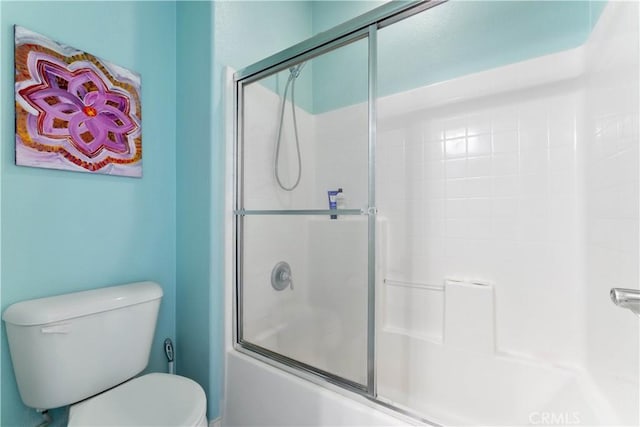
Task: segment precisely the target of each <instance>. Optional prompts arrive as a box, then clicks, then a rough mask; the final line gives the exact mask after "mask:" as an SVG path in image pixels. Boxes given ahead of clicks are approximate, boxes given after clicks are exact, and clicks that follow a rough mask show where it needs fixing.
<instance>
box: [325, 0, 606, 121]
mask: <svg viewBox="0 0 640 427" xmlns="http://www.w3.org/2000/svg"><path fill="white" fill-rule="evenodd" d="M378 4H380V2H371V1H366V2H357V1H355V2H354V1H346V2H342V1H338V2H314V8H313V28H314V31H323V30H326V29H327V28H330V27H332V26H334V25H336V24H338V23H340V22H341V21H342V20H343V19H342V17H343V16H345V15H346V16H348V17H352V16H354V15H357V14H358V13H361V12H364V11H366V10H369V9H370V8H372V7H373V6H376V5H378ZM604 4H605V3H604V2H592V1H464V0H451V1H449V2H447V3H445V4H442V5H439V6H437V7H435V8H433V9H431V10H429V11H427V12H426V13H423V14H421V15H418V16H415V17H412V18H409V19H407V20H405V21H403V22H400V23H398V24H397V25H393V26H390V27H387V28H384V29H382V30H380V32H379V33H378V40H379V45H378V46H379V47H378V64H379V69H378V73H379V78H378V91H379V94H380V95H381V96H385V95H389V94H392V93H397V92H402V91H406V90H409V89H412V88H415V87H420V86H425V85H429V84H433V83H437V82H440V81H444V80H449V79H452V78H456V77H460V76H463V75H467V74H471V73H476V72H479V71H483V70H487V69H491V68H494V67H499V66H502V65H506V64H510V63H514V62H519V61H523V60H526V59H529V58H534V57H538V56H542V55H547V54H550V53H554V52H559V51H562V50H566V49H571V48H574V47H577V46H579V45H581V44H582V43H584V42H585V41H586V39H587V37H588V36H589V33H590V31H591V29H592V27H593V25H594V23H595V22H596V21H597V18H598V16H599V14H600V12H601V11H602V8H603V5H604ZM366 55H367V53H366V51H363V50H360V51H359V52H355V51H354V49H351V51H348V50H346V49H345V50H344V52H342V53H338V52H336V54H335V55H334V59H333V60H332V61H331V63H327V62H325V63H323V65H322V68H320V67H319V66H316V67H314V71H315V73H314V76H313V80H314V81H313V112H314V113H315V114H318V113H323V112H326V111H329V110H332V109H336V108H340V107H344V106H347V105H352V104H356V103H359V102H363V101H364V100H365V99H366V96H363V94H365V95H366V93H367V92H366V84H367V79H366V75H363V73H359V74H360V75H358V76H353V75H352V74H348V73H345V70H348V69H349V64H353V63H358V64H359V63H361V62H363V61H365V60H366ZM340 74H342V76H343V77H342V78H341V79H339V80H336V77H335V76H337V75H340ZM345 88H347V90H345ZM348 88H350V90H349V89H348Z"/></svg>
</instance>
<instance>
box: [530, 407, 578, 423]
mask: <svg viewBox="0 0 640 427" xmlns="http://www.w3.org/2000/svg"><path fill="white" fill-rule="evenodd" d="M529 423H530V424H532V425H541V426H553V425H563V426H569V425H578V424H580V413H579V412H577V411H573V412H548V411H538V412H531V413H530V414H529Z"/></svg>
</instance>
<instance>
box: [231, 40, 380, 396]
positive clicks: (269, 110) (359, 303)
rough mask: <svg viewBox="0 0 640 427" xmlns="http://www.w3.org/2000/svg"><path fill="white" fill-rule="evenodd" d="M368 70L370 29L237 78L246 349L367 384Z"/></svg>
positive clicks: (240, 332) (240, 297)
mask: <svg viewBox="0 0 640 427" xmlns="http://www.w3.org/2000/svg"><path fill="white" fill-rule="evenodd" d="M325 50H326V49H325ZM367 75H368V43H367V38H366V33H364V35H363V36H360V37H357V38H356V39H355V41H352V42H350V43H348V44H344V43H343V44H342V45H340V47H337V48H335V49H332V50H329V51H325V52H323V53H322V54H320V55H319V56H315V57H308V58H304V59H301V60H298V61H296V62H292V63H290V64H287V65H286V66H285V67H280V69H279V70H278V69H275V70H273V71H269V70H268V71H267V72H264V73H261V74H260V75H257V76H254V77H251V78H248V79H246V80H244V81H242V82H241V83H240V84H239V90H240V97H239V98H240V100H241V102H240V105H239V112H240V114H239V118H240V120H239V127H238V131H239V138H238V139H239V146H238V161H239V163H238V170H237V171H238V182H237V185H238V188H237V194H238V200H237V207H236V229H237V242H238V243H237V322H238V329H237V342H238V344H239V346H240V347H241V348H244V349H248V350H251V351H253V352H257V353H260V354H262V355H265V356H267V357H268V358H269V359H272V360H277V361H278V362H280V363H283V364H285V365H288V366H291V367H296V368H300V369H303V370H306V371H309V372H312V373H314V374H317V375H320V376H323V377H325V378H327V379H329V380H331V381H335V382H340V383H344V384H346V385H348V386H350V387H352V388H356V389H360V390H366V389H367V383H368V369H369V364H368V353H367V352H368V338H367V337H368V311H367V310H368V280H369V277H368V250H369V249H368V248H369V236H368V220H369V216H368V215H367V212H368V210H367V208H368V198H367V197H368V131H367V129H368V119H369V116H368V109H367V107H366V106H367V101H368V86H367ZM345 111H348V112H349V114H345ZM330 198H331V200H330ZM330 208H331V209H330ZM334 208H335V210H333V209H334Z"/></svg>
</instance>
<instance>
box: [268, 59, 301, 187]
mask: <svg viewBox="0 0 640 427" xmlns="http://www.w3.org/2000/svg"><path fill="white" fill-rule="evenodd" d="M304 64H305V63H304V62H303V63H301V64H298V65H296V66H294V67H291V68H289V78H288V79H287V84H286V85H285V87H284V94H283V96H282V102H281V103H280V123H279V125H278V135H277V137H276V156H275V162H274V167H273V169H274V174H275V176H276V181H277V182H278V186H279V187H280V188H282V189H283V190H285V191H293V190H294V189H295V188H296V187H297V186H298V184H300V178H301V177H302V156H301V155H300V139H299V137H298V121H297V119H296V104H295V99H296V95H295V92H296V79H297V78H298V76H299V75H300V70H302V67H303V66H304ZM289 86H291V116H292V118H293V134H294V136H295V140H296V154H297V156H298V176H297V178H296V182H295V183H294V184H293V185H292V186H290V187H287V186H286V185H284V184H283V183H282V180H281V179H280V145H281V144H280V143H281V139H282V124H283V123H284V107H285V104H286V103H287V93H288V92H289Z"/></svg>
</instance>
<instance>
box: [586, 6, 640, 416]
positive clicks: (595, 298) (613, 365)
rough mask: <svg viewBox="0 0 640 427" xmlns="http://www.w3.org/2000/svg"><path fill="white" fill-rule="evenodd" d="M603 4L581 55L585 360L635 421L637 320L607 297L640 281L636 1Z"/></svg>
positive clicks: (614, 401) (622, 411)
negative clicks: (584, 111)
mask: <svg viewBox="0 0 640 427" xmlns="http://www.w3.org/2000/svg"><path fill="white" fill-rule="evenodd" d="M607 7H608V8H610V9H611V10H610V11H609V12H611V13H608V14H607V13H605V14H604V15H603V17H602V18H601V21H602V22H600V23H599V25H598V27H597V28H596V30H595V31H594V33H593V35H592V38H591V40H590V44H589V50H588V51H587V54H588V57H587V64H588V69H589V70H590V73H589V76H588V81H587V92H586V94H587V126H586V130H587V135H586V140H585V151H586V167H585V180H586V213H587V224H586V225H587V227H586V230H587V233H586V237H585V239H586V251H587V273H588V274H587V282H586V283H587V305H586V310H587V313H588V316H587V324H586V327H587V329H588V331H589V333H588V335H587V354H588V360H587V362H588V368H589V371H590V372H592V373H593V374H594V378H595V380H596V381H597V383H598V385H599V386H600V387H601V388H603V389H604V390H606V391H607V394H609V395H611V396H612V398H611V400H610V401H611V405H612V406H613V407H614V408H615V410H616V411H617V412H618V413H619V414H621V415H623V416H624V417H626V418H627V419H631V420H635V423H636V424H637V423H638V410H637V402H638V401H639V399H640V396H639V391H638V384H637V381H638V376H639V366H638V336H639V331H638V319H637V317H636V316H634V315H633V314H632V313H631V312H630V311H628V310H623V309H620V308H618V307H615V306H614V305H613V304H612V303H611V302H610V301H609V299H608V298H607V295H608V292H609V289H610V288H612V287H622V288H634V289H638V284H639V283H640V274H639V271H638V270H639V268H640V267H639V263H638V260H639V256H640V253H639V249H638V247H639V244H638V241H639V231H640V230H639V229H638V223H639V221H638V210H639V206H640V200H639V193H640V185H639V183H638V180H639V178H640V175H639V171H640V164H639V157H640V154H639V151H638V139H639V133H638V115H639V110H638V104H639V102H640V100H639V96H638V94H639V92H638V90H639V88H638V75H639V66H638V52H639V51H640V48H639V46H638V44H639V34H638V4H637V3H635V2H633V3H614V4H610V5H609V6H607ZM620 384H623V385H625V386H626V388H620V386H619V385H620Z"/></svg>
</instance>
